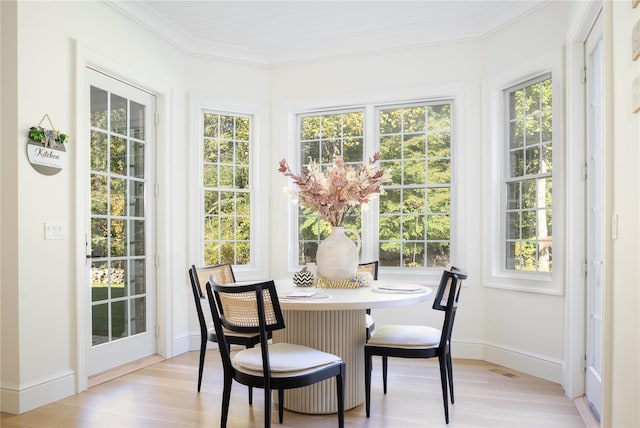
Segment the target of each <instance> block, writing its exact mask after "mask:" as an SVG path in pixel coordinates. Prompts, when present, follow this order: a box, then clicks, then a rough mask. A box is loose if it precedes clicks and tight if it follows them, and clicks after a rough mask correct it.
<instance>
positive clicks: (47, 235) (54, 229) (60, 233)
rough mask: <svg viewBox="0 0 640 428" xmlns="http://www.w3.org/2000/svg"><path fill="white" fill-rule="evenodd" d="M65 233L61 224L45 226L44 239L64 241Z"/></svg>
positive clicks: (47, 224)
mask: <svg viewBox="0 0 640 428" xmlns="http://www.w3.org/2000/svg"><path fill="white" fill-rule="evenodd" d="M64 233H65V232H64V226H63V225H61V224H54V223H45V224H44V239H64Z"/></svg>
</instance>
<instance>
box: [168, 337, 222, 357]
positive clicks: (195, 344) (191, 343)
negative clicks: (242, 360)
mask: <svg viewBox="0 0 640 428" xmlns="http://www.w3.org/2000/svg"><path fill="white" fill-rule="evenodd" d="M173 349H174V350H175V355H180V354H184V353H185V352H190V351H199V350H200V333H199V332H198V333H194V332H189V333H188V334H187V335H185V336H182V337H179V338H176V339H175V340H174V342H173ZM207 349H218V344H216V343H213V342H207ZM175 355H174V356H175Z"/></svg>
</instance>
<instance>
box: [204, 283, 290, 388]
mask: <svg viewBox="0 0 640 428" xmlns="http://www.w3.org/2000/svg"><path fill="white" fill-rule="evenodd" d="M206 291H207V297H208V298H209V308H210V309H211V315H212V317H213V324H214V326H215V329H216V335H217V336H218V343H219V348H220V353H221V356H222V361H223V364H225V365H226V364H228V367H231V358H230V355H229V350H228V349H229V348H228V344H227V340H226V337H225V336H224V330H223V326H224V327H225V328H226V329H227V330H229V331H236V332H242V333H258V334H259V336H260V346H261V348H262V358H263V367H266V368H267V370H268V367H269V351H268V338H269V335H268V332H272V331H274V330H279V329H283V328H284V327H285V324H284V316H283V315H282V310H281V308H280V302H279V301H278V294H277V292H276V285H275V283H274V282H273V281H266V282H258V283H255V284H246V285H223V284H217V283H213V284H212V283H211V282H209V281H208V282H207V284H206ZM265 376H268V374H267V373H266V372H265Z"/></svg>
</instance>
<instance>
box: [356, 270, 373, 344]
mask: <svg viewBox="0 0 640 428" xmlns="http://www.w3.org/2000/svg"><path fill="white" fill-rule="evenodd" d="M357 272H369V273H370V274H371V276H372V277H373V279H374V280H377V279H378V261H377V260H376V261H374V262H367V263H360V264H359V265H358V269H357ZM365 326H366V329H367V340H369V338H370V337H371V333H372V332H373V330H375V328H376V322H375V320H374V319H373V317H372V316H371V309H370V308H367V309H366V314H365Z"/></svg>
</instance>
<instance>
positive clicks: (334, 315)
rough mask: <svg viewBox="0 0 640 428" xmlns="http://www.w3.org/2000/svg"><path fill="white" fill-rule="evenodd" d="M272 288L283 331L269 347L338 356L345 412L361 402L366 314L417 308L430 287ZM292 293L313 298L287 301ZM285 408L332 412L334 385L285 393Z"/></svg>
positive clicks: (286, 283) (378, 284)
mask: <svg viewBox="0 0 640 428" xmlns="http://www.w3.org/2000/svg"><path fill="white" fill-rule="evenodd" d="M276 285H277V290H278V297H279V301H280V305H281V307H282V310H283V313H284V317H285V325H286V328H285V329H283V330H279V331H277V332H274V334H273V341H274V342H275V343H277V342H288V343H296V344H299V345H306V346H309V347H312V348H315V349H319V350H321V351H325V352H329V353H332V354H335V355H338V356H340V357H341V358H342V360H343V361H344V362H345V364H346V379H345V397H344V398H345V410H348V409H352V408H354V407H356V406H358V405H360V404H361V403H362V402H363V401H364V345H365V341H366V328H365V309H367V308H372V309H374V308H382V307H390V306H401V305H410V304H416V303H420V302H423V301H426V300H428V299H429V298H430V296H431V289H430V288H429V287H426V286H418V285H416V284H408V283H401V282H389V281H374V283H373V284H372V286H371V287H361V288H356V289H335V288H329V289H326V288H325V289H320V288H300V287H296V286H295V285H293V283H292V282H291V281H290V280H281V281H276ZM385 288H388V289H385ZM297 291H316V292H317V293H316V294H315V295H314V296H310V297H288V295H290V294H291V293H293V292H297ZM284 407H285V408H286V409H288V410H291V411H294V412H299V413H310V414H325V413H335V412H337V411H338V405H337V402H336V386H335V380H334V379H329V380H325V381H322V382H319V383H317V384H315V385H311V386H306V387H303V388H296V389H291V390H287V391H285V399H284Z"/></svg>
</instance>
